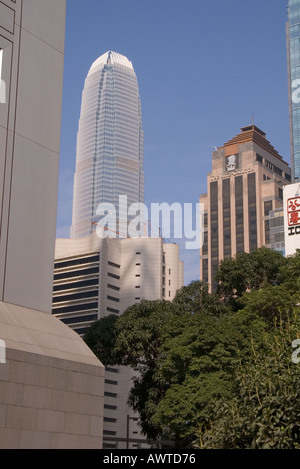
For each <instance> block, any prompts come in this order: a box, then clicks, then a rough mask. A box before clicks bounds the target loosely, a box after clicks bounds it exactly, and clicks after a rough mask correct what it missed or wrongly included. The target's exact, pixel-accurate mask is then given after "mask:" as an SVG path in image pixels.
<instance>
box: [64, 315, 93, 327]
mask: <svg viewBox="0 0 300 469" xmlns="http://www.w3.org/2000/svg"><path fill="white" fill-rule="evenodd" d="M60 319H61V321H62V322H63V323H64V324H68V325H70V324H78V323H79V322H90V321H97V319H98V315H97V314H87V315H86V316H76V317H73V318H60Z"/></svg>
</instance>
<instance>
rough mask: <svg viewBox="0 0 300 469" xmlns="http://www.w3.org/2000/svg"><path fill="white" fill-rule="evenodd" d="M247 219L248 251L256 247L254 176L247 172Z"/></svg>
mask: <svg viewBox="0 0 300 469" xmlns="http://www.w3.org/2000/svg"><path fill="white" fill-rule="evenodd" d="M248 219H249V247H250V252H251V251H253V250H254V249H256V248H257V213H256V176H255V173H252V174H248Z"/></svg>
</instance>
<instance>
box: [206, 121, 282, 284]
mask: <svg viewBox="0 0 300 469" xmlns="http://www.w3.org/2000/svg"><path fill="white" fill-rule="evenodd" d="M290 181H291V170H290V167H289V165H288V164H287V163H286V162H285V161H284V160H283V158H282V157H281V156H280V155H279V153H278V152H277V151H276V150H275V148H274V147H273V146H272V145H271V143H270V142H269V141H268V140H267V138H266V134H265V133H264V132H263V131H262V130H260V129H259V128H258V127H256V126H255V125H250V126H247V127H243V128H242V129H241V133H240V134H239V135H237V136H236V137H234V138H233V139H231V140H230V141H228V142H227V143H225V144H224V145H223V146H222V147H220V148H218V149H217V150H216V151H214V152H213V154H212V172H211V173H209V174H208V177H207V194H203V195H201V196H200V203H202V204H204V209H205V215H204V224H205V233H204V245H203V246H202V248H201V251H200V279H201V280H203V281H205V282H208V283H209V284H210V285H211V286H212V288H213V287H214V285H213V277H214V273H215V270H216V268H217V267H218V265H219V263H220V261H221V260H222V259H225V258H230V257H234V256H235V255H236V254H237V253H239V252H250V251H252V250H253V249H256V248H260V247H262V246H267V247H270V244H271V239H270V212H271V211H272V210H276V209H278V208H280V207H282V205H283V187H284V186H285V185H287V184H289V183H290Z"/></svg>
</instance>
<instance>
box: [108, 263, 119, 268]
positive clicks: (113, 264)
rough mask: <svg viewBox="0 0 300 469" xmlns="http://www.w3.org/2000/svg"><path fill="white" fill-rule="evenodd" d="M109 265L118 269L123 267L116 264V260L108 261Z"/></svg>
mask: <svg viewBox="0 0 300 469" xmlns="http://www.w3.org/2000/svg"><path fill="white" fill-rule="evenodd" d="M108 265H109V266H110V267H115V268H116V269H120V268H121V266H120V265H119V264H115V263H114V262H110V261H108Z"/></svg>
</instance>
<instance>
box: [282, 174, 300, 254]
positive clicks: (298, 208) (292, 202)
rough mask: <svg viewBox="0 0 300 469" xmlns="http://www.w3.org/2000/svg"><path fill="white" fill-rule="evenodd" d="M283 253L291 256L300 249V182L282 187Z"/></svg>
mask: <svg viewBox="0 0 300 469" xmlns="http://www.w3.org/2000/svg"><path fill="white" fill-rule="evenodd" d="M283 211H284V239H285V255H286V256H292V255H294V254H295V253H296V250H297V249H300V184H299V183H295V184H290V185H288V186H285V187H284V188H283Z"/></svg>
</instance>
